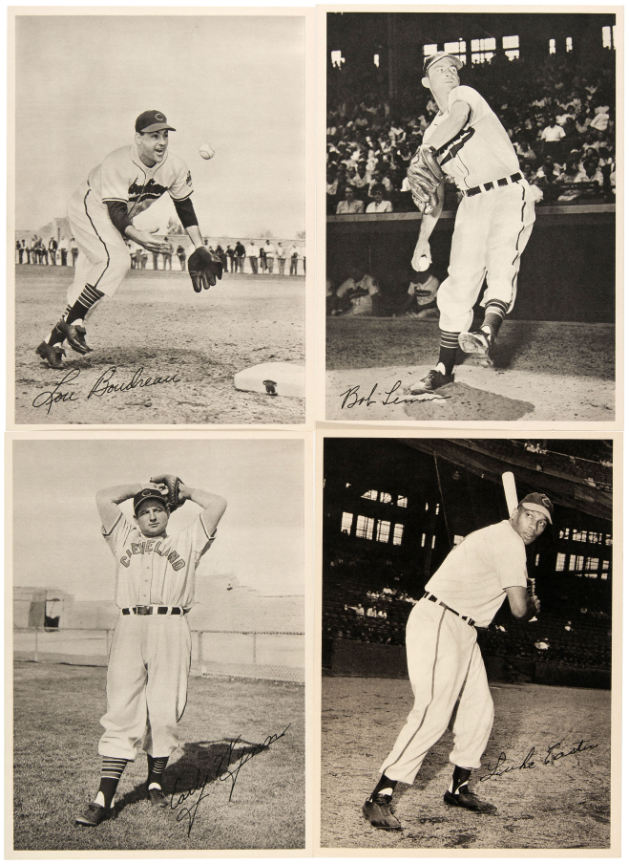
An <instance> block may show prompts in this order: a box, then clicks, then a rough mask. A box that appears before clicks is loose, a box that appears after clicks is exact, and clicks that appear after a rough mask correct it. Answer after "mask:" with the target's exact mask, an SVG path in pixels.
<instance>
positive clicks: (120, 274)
mask: <svg viewBox="0 0 629 864" xmlns="http://www.w3.org/2000/svg"><path fill="white" fill-rule="evenodd" d="M68 219H69V221H70V227H71V229H72V232H73V234H74V237H75V239H76V241H77V243H78V245H79V248H80V250H81V253H82V254H79V258H78V261H77V267H76V270H75V276H74V282H73V283H72V285H71V286H70V287H69V289H68V303H69V304H70V305H72V304H73V303H74V301H75V300H76V299H77V297H78V296H79V294H80V293H81V291H82V290H83V288H84V287H85V286H86V285H91V286H92V287H93V288H98V290H99V291H102V292H103V294H106V295H108V296H110V297H111V296H112V295H113V294H115V293H116V290H117V289H118V286H119V285H120V283H121V282H122V280H123V279H124V278H125V276H126V275H127V273H128V271H129V267H130V265H131V259H130V255H129V249H128V247H127V245H126V243H125V241H124V240H123V238H122V235H121V234H120V232H119V231H118V229H117V228H116V227H115V226H114V224H113V222H112V221H111V219H110V218H109V211H108V210H107V207H106V206H105V205H104V204H102V203H101V202H100V201H97V199H96V197H95V195H94V193H93V192H92V191H90V190H89V188H88V187H83V188H81V189H77V191H76V192H75V193H74V195H73V196H72V197H71V199H70V203H69V204H68Z"/></svg>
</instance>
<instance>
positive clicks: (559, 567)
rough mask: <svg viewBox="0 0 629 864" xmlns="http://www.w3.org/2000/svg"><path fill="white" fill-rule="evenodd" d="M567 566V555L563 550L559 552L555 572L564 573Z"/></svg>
mask: <svg viewBox="0 0 629 864" xmlns="http://www.w3.org/2000/svg"><path fill="white" fill-rule="evenodd" d="M565 566H566V556H565V555H564V553H563V552H557V560H556V561H555V572H556V573H562V572H563V569H564V567H565Z"/></svg>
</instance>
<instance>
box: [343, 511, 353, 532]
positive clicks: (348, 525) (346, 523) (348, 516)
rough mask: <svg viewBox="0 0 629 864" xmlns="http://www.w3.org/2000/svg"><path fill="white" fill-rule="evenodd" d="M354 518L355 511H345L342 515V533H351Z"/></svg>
mask: <svg viewBox="0 0 629 864" xmlns="http://www.w3.org/2000/svg"><path fill="white" fill-rule="evenodd" d="M353 518H354V514H353V513H343V515H342V516H341V533H342V534H349V533H350V532H351V530H352V519H353Z"/></svg>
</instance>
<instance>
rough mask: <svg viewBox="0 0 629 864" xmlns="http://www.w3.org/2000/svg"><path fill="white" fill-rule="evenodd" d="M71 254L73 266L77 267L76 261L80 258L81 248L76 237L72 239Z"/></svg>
mask: <svg viewBox="0 0 629 864" xmlns="http://www.w3.org/2000/svg"><path fill="white" fill-rule="evenodd" d="M70 254H71V255H72V266H73V267H76V259H77V258H78V257H79V247H78V246H77V243H76V240H75V239H74V237H70Z"/></svg>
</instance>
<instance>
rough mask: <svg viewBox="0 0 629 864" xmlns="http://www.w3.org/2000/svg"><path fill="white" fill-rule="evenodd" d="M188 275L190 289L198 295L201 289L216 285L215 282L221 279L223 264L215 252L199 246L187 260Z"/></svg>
mask: <svg viewBox="0 0 629 864" xmlns="http://www.w3.org/2000/svg"><path fill="white" fill-rule="evenodd" d="M188 273H189V274H190V278H191V279H192V287H193V288H194V290H195V291H196V292H197V294H200V293H201V291H202V290H203V288H206V289H207V288H209V287H210V286H211V285H216V280H217V279H222V278H223V263H222V261H221V259H220V258H219V257H218V255H216V253H215V252H210V250H209V249H206V248H205V246H199V248H198V249H195V250H194V252H193V253H192V255H191V256H190V257H189V258H188Z"/></svg>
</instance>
